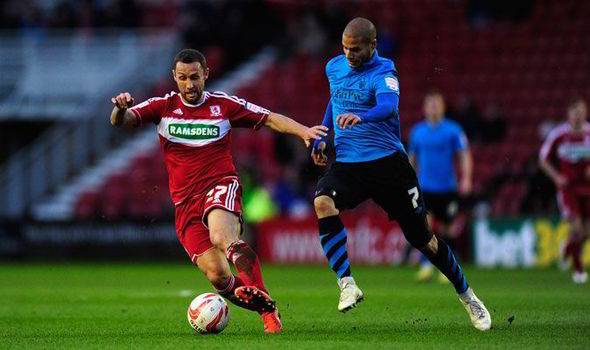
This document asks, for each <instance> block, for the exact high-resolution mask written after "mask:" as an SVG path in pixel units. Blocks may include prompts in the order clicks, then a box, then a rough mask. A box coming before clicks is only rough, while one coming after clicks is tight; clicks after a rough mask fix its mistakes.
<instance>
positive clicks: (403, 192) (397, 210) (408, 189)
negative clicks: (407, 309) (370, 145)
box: [373, 152, 492, 331]
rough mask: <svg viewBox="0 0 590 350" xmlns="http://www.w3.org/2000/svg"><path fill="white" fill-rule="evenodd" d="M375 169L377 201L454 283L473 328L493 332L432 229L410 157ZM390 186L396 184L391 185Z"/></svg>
mask: <svg viewBox="0 0 590 350" xmlns="http://www.w3.org/2000/svg"><path fill="white" fill-rule="evenodd" d="M374 166H375V168H376V169H380V170H381V171H380V173H379V176H375V177H373V180H374V184H375V189H374V191H373V199H374V200H375V202H376V203H377V204H379V206H381V207H382V208H383V209H384V210H385V211H386V212H387V213H388V215H389V218H390V219H392V220H397V222H398V223H399V225H400V227H401V229H402V232H403V233H404V236H405V237H406V239H407V240H408V242H410V244H411V245H412V246H413V247H415V248H417V249H419V250H420V251H421V252H422V253H423V254H424V255H425V256H426V257H427V258H428V259H429V260H430V262H431V263H432V264H433V265H434V266H436V267H437V268H438V269H439V270H440V272H441V273H443V274H444V275H445V276H446V277H447V278H448V280H449V281H450V282H451V283H452V284H453V286H454V287H455V290H456V291H457V294H458V295H459V300H460V301H461V303H462V304H463V306H464V307H465V309H466V310H467V313H468V314H469V317H470V319H471V323H472V324H473V326H474V327H475V328H477V329H479V330H482V331H485V330H488V329H490V327H491V325H492V320H491V317H490V314H489V312H488V310H487V309H486V307H485V305H484V304H483V303H482V302H481V300H479V299H478V298H477V296H476V295H475V293H474V292H473V290H472V289H471V288H470V287H469V284H468V283H467V279H466V278H465V276H464V275H463V271H462V269H461V266H459V264H458V263H457V259H456V258H455V254H454V253H453V251H452V250H451V249H450V248H449V246H448V245H447V244H446V243H445V242H444V241H443V240H442V239H437V237H436V236H435V235H433V234H432V232H431V231H430V229H429V227H428V224H427V219H426V209H425V205H424V200H423V199H422V195H421V191H420V186H419V185H418V179H417V178H416V173H415V172H414V169H413V168H412V166H411V165H410V163H409V162H408V160H407V157H406V156H405V155H404V154H402V153H400V152H397V153H395V154H393V155H392V156H390V157H386V158H384V159H383V160H380V161H379V162H376V164H375V165H374ZM381 176H382V178H381ZM388 183H390V184H393V185H390V186H387V184H388ZM386 189H387V190H386Z"/></svg>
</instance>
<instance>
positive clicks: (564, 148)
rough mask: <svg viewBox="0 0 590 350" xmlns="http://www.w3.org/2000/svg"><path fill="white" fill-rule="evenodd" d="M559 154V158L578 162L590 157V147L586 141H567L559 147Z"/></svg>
mask: <svg viewBox="0 0 590 350" xmlns="http://www.w3.org/2000/svg"><path fill="white" fill-rule="evenodd" d="M557 155H558V156H559V158H562V159H566V160H568V161H570V162H572V163H576V162H578V161H581V160H586V159H590V147H589V146H588V145H586V144H584V143H576V142H571V143H570V142H565V143H562V144H561V145H559V147H557Z"/></svg>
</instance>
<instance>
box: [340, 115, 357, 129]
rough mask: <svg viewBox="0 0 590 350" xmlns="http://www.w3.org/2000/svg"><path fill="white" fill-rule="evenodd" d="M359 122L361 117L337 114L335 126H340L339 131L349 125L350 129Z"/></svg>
mask: <svg viewBox="0 0 590 350" xmlns="http://www.w3.org/2000/svg"><path fill="white" fill-rule="evenodd" d="M360 122H361V117H359V116H358V115H356V114H351V113H347V114H339V115H338V117H336V124H338V125H340V129H346V127H347V126H349V125H350V128H351V129H352V127H353V126H355V125H357V124H358V123H360Z"/></svg>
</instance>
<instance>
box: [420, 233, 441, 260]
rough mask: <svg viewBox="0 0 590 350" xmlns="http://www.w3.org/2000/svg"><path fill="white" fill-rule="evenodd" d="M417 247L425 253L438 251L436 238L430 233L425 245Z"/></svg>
mask: <svg viewBox="0 0 590 350" xmlns="http://www.w3.org/2000/svg"><path fill="white" fill-rule="evenodd" d="M418 249H420V251H422V252H423V253H425V254H431V255H435V254H436V253H437V252H438V239H437V238H436V236H435V235H432V238H430V241H428V243H427V244H426V245H425V246H422V247H418Z"/></svg>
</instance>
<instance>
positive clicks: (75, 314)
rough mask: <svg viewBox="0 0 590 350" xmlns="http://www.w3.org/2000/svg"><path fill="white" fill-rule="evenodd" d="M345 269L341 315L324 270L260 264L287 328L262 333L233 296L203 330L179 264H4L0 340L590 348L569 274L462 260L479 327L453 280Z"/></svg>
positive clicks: (164, 345)
mask: <svg viewBox="0 0 590 350" xmlns="http://www.w3.org/2000/svg"><path fill="white" fill-rule="evenodd" d="M353 273H354V276H355V278H356V280H357V282H358V283H359V286H360V287H361V288H362V289H363V291H364V293H365V297H366V299H365V301H364V302H363V303H362V304H360V305H359V306H358V307H357V308H356V309H354V310H352V311H350V312H349V313H346V314H341V313H339V312H338V311H337V310H336V304H337V301H338V287H337V285H336V279H335V277H334V275H333V274H332V272H331V271H330V270H329V268H328V266H278V265H276V266H264V274H265V278H266V284H267V287H268V288H269V290H270V291H271V293H272V295H273V296H274V297H275V298H276V300H277V301H278V305H279V308H280V310H281V312H282V315H283V324H284V333H283V334H280V335H265V334H263V332H262V322H261V320H260V319H259V318H258V316H257V314H254V313H252V312H248V311H244V310H241V309H239V308H237V307H234V306H233V305H231V304H230V308H231V312H232V313H231V319H230V323H229V325H228V327H227V328H226V329H225V331H224V332H223V333H221V334H219V335H207V336H202V335H196V334H194V333H193V332H192V329H191V328H190V326H189V325H188V322H187V320H186V309H187V307H188V304H189V302H190V300H191V299H192V298H193V297H194V296H196V295H197V294H200V293H203V292H207V291H211V290H212V289H211V287H210V286H209V284H208V283H207V282H206V281H205V278H204V277H203V276H202V275H201V273H200V272H198V271H197V270H196V268H194V267H192V266H190V265H189V264H188V263H187V264H140V263H138V264H112V265H110V264H71V265H70V264H25V265H16V264H3V265H0V348H2V349H41V348H59V349H68V348H76V349H82V348H83V349H128V348H134V349H207V350H209V349H280V350H287V349H298V350H300V349H389V348H400V349H413V348H419V349H434V348H453V349H474V348H476V349H480V348H498V349H506V348H511V349H525V348H529V349H554V348H560V349H561V348H584V349H588V348H590V340H589V339H590V338H589V337H588V334H589V331H590V316H589V313H588V312H589V311H590V285H583V286H579V285H574V284H572V283H571V281H570V275H569V273H563V272H559V271H556V270H529V271H523V270H514V271H499V270H477V269H474V268H467V269H466V274H467V277H468V280H469V282H470V283H471V285H472V286H473V287H474V288H475V290H476V292H477V294H478V295H479V297H480V298H481V299H482V300H484V302H485V303H486V305H487V307H488V309H489V310H490V313H491V314H492V319H493V329H492V330H491V331H489V332H486V333H482V332H479V331H477V330H475V329H474V328H472V326H471V324H470V323H469V320H468V316H467V314H466V312H465V311H464V310H463V308H462V306H461V305H460V303H459V301H458V300H457V298H456V296H455V293H454V290H453V289H452V287H451V286H450V285H439V284H437V283H432V284H416V283H415V282H414V280H413V276H414V275H413V273H414V269H410V268H404V267H401V268H399V267H388V266H380V267H360V266H357V267H356V268H354V269H353ZM187 290H190V294H189V293H188V292H187ZM509 320H510V321H512V322H510V321H509Z"/></svg>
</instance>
